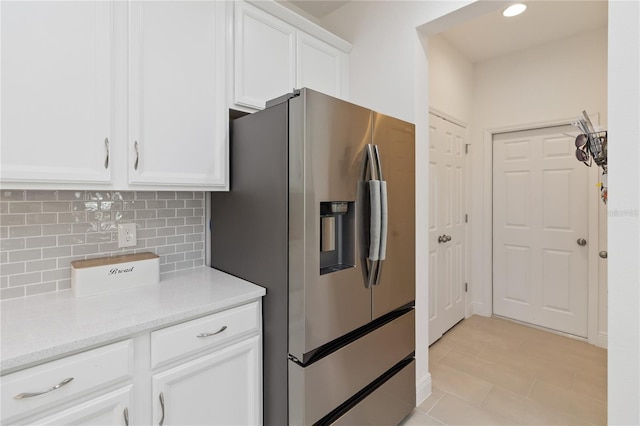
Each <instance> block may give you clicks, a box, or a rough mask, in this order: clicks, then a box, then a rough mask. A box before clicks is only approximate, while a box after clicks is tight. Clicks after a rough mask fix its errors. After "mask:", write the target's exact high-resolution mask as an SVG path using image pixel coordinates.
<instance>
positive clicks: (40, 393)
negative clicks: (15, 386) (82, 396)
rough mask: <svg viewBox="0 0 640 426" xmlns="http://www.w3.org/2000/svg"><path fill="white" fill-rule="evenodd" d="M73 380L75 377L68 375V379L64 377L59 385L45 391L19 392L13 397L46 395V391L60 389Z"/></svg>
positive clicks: (24, 397)
mask: <svg viewBox="0 0 640 426" xmlns="http://www.w3.org/2000/svg"><path fill="white" fill-rule="evenodd" d="M72 380H73V377H67V378H66V379H64V380H63V381H61V382H60V383H58V384H57V385H55V386H52V387H50V388H49V389H47V390H45V391H42V392H25V393H19V394H18V395H16V396H14V397H13V399H26V398H33V397H34V396H40V395H44V394H45V393H49V392H53V391H54V390H57V389H60V388H61V387H63V386H64V385H66V384H67V383H69V382H71V381H72Z"/></svg>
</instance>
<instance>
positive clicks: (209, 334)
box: [196, 325, 227, 338]
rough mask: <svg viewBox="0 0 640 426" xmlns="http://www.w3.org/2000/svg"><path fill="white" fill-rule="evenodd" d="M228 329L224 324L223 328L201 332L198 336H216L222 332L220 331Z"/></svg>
mask: <svg viewBox="0 0 640 426" xmlns="http://www.w3.org/2000/svg"><path fill="white" fill-rule="evenodd" d="M226 329H227V326H226V325H225V326H222V328H221V329H220V330H218V331H216V332H215V333H200V334H198V335H197V336H196V337H200V338H203V337H211V336H215V335H216V334H220V333H222V332H223V331H225V330H226Z"/></svg>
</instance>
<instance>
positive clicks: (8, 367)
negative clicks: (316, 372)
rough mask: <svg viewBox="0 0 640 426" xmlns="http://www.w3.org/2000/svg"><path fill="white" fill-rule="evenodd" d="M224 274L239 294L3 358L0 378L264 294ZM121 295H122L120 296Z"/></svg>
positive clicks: (194, 274)
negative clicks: (232, 282) (237, 284)
mask: <svg viewBox="0 0 640 426" xmlns="http://www.w3.org/2000/svg"><path fill="white" fill-rule="evenodd" d="M194 271H195V272H194V273H193V274H189V273H187V274H185V275H186V276H187V277H189V278H191V277H193V276H197V275H198V274H199V271H198V270H197V269H196V270H194ZM215 273H216V274H224V273H222V272H219V271H216V272H215ZM205 275H206V274H205ZM224 275H225V276H226V277H225V278H228V277H231V278H229V279H231V280H233V281H235V280H237V281H238V282H240V281H242V284H243V289H242V290H240V291H238V293H237V294H235V295H232V296H228V295H227V296H225V297H223V298H222V299H220V300H215V301H210V302H204V303H202V304H198V305H197V306H193V307H190V308H185V309H179V310H175V311H173V312H170V313H168V314H166V315H164V314H163V315H158V316H155V317H152V318H148V319H145V320H141V321H139V322H133V323H130V324H127V325H123V326H119V327H116V328H114V329H112V330H108V331H107V332H105V333H99V334H95V335H88V336H83V337H81V338H79V339H77V340H76V339H67V340H66V341H64V342H60V343H59V344H53V345H51V346H46V345H42V348H38V349H37V350H33V351H29V350H26V351H24V352H23V353H19V354H17V355H15V356H11V357H9V358H4V357H2V359H1V360H0V375H1V376H4V375H7V374H11V373H14V372H16V371H19V370H22V369H24V368H29V367H32V366H35V365H39V364H44V363H46V362H49V361H53V360H56V359H59V358H62V357H64V356H67V355H73V354H75V353H79V352H83V351H85V350H89V349H92V348H95V347H97V346H101V345H104V344H109V343H114V342H117V341H120V340H125V339H127V338H130V337H134V336H135V335H139V334H141V333H146V332H150V331H153V330H155V329H159V328H163V327H167V326H170V325H173V324H177V323H180V322H184V321H188V320H190V319H194V318H197V317H200V316H204V315H208V314H213V313H215V312H218V311H222V310H226V309H229V308H233V307H235V306H238V305H242V304H245V303H250V302H253V301H257V300H259V299H260V298H261V297H262V296H264V295H265V294H266V290H265V289H264V288H263V287H260V286H258V285H255V284H252V283H249V282H247V281H244V280H240V279H239V278H236V277H232V276H230V275H227V274H224ZM174 279H175V278H174ZM205 279H210V277H205ZM172 280H173V279H172ZM203 281H204V280H203ZM209 284H210V285H213V286H215V285H216V283H215V282H211V283H202V282H201V283H198V284H196V285H209ZM169 285H171V284H169ZM121 294H122V295H123V296H124V293H121ZM4 326H6V325H4ZM4 326H3V328H4ZM3 331H4V330H3ZM3 334H4V333H3ZM3 343H4V342H3ZM3 346H4V345H3ZM1 350H2V348H1V347H0V351H1ZM18 352H19V351H18Z"/></svg>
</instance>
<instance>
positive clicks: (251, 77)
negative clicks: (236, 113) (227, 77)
mask: <svg viewBox="0 0 640 426" xmlns="http://www.w3.org/2000/svg"><path fill="white" fill-rule="evenodd" d="M235 5H236V6H235V22H234V23H235V58H234V62H235V63H234V65H235V70H236V78H235V103H236V104H238V105H242V106H247V107H251V108H264V103H265V101H266V100H269V99H273V98H276V97H278V96H280V95H283V94H285V93H287V92H290V91H291V90H293V88H294V87H295V86H296V79H295V72H296V29H295V28H294V27H293V26H291V25H289V24H287V23H286V22H284V21H282V20H280V19H277V18H276V17H274V16H273V15H270V14H268V13H267V12H264V11H263V10H261V9H258V8H257V7H255V6H252V5H250V4H248V3H244V2H237V3H236V4H235Z"/></svg>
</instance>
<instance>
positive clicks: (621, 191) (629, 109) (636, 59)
mask: <svg viewBox="0 0 640 426" xmlns="http://www.w3.org/2000/svg"><path fill="white" fill-rule="evenodd" d="M638 22H640V3H639V2H637V1H618V0H610V1H609V126H608V127H609V142H610V143H609V195H610V197H609V259H608V262H609V370H608V372H609V387H608V389H609V396H608V400H609V407H608V408H609V424H612V425H623V424H624V425H638V424H640V267H639V264H640V262H639V261H638V260H639V259H640V189H639V188H640V166H639V165H640V119H639V117H640V83H639V79H638V76H640V29H639V28H638V27H639V26H638Z"/></svg>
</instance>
